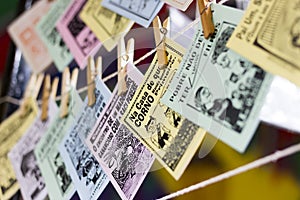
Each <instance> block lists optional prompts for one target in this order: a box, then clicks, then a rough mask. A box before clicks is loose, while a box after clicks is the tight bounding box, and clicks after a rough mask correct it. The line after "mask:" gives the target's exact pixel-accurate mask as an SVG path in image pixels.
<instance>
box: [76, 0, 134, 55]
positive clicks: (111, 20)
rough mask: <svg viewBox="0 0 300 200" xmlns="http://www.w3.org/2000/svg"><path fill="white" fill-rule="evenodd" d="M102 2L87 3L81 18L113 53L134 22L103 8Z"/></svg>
mask: <svg viewBox="0 0 300 200" xmlns="http://www.w3.org/2000/svg"><path fill="white" fill-rule="evenodd" d="M101 2H102V0H89V1H87V3H86V4H85V6H84V8H83V10H82V11H81V14H80V17H81V19H82V20H83V21H84V22H85V23H86V25H87V26H88V27H89V28H90V29H91V30H92V31H93V32H94V34H95V35H96V36H97V38H98V39H99V40H100V41H101V42H102V44H103V46H104V47H105V48H106V49H107V50H108V51H111V50H112V49H113V48H114V47H115V46H116V45H117V43H118V41H119V39H120V37H121V36H122V35H125V34H126V33H127V32H128V31H129V30H130V28H131V26H132V25H133V24H134V22H133V21H132V20H130V19H127V18H125V17H122V16H121V15H118V14H117V13H114V12H112V11H110V10H108V9H107V8H104V7H102V6H101Z"/></svg>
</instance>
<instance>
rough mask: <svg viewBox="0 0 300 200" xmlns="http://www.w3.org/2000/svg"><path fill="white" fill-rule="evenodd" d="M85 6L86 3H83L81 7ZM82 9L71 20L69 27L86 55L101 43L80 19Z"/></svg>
mask: <svg viewBox="0 0 300 200" xmlns="http://www.w3.org/2000/svg"><path fill="white" fill-rule="evenodd" d="M83 6H84V4H82V5H81V9H82V7H83ZM81 9H79V10H78V13H77V14H76V15H75V16H74V18H73V19H72V20H71V21H70V22H69V24H68V26H67V27H68V29H69V31H70V33H71V34H72V36H73V38H74V39H75V41H76V43H77V45H78V47H80V50H81V53H82V54H83V55H84V56H86V55H88V54H89V53H90V52H91V51H92V50H93V49H94V48H95V47H96V46H97V45H98V44H99V40H98V39H97V37H96V36H95V34H94V33H93V32H92V31H91V30H90V29H89V28H88V27H87V26H86V25H85V23H84V22H83V21H82V20H81V19H80V17H79V14H80V11H81Z"/></svg>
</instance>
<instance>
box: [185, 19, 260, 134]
mask: <svg viewBox="0 0 300 200" xmlns="http://www.w3.org/2000/svg"><path fill="white" fill-rule="evenodd" d="M233 30H234V27H232V26H230V25H225V26H223V27H222V30H221V31H220V36H219V37H218V39H217V40H216V43H215V47H214V49H212V50H211V52H212V53H211V56H210V58H209V60H208V61H207V63H208V64H207V65H209V67H215V68H216V71H218V72H219V74H220V75H221V76H222V77H221V79H222V83H223V85H224V92H225V94H224V96H223V97H218V95H219V94H214V90H213V89H212V88H211V86H210V85H207V84H205V82H204V81H199V82H198V83H197V88H196V90H195V93H194V104H190V105H191V106H193V107H194V108H195V109H197V110H198V111H200V112H202V113H203V114H205V115H207V116H209V117H211V118H213V119H214V120H216V121H218V122H219V123H221V124H222V125H224V126H226V127H227V128H229V129H232V130H234V131H236V132H237V133H241V132H242V130H243V128H244V126H245V124H246V122H247V119H248V117H249V115H250V113H251V111H252V108H253V106H254V103H255V99H256V97H257V95H258V92H259V91H260V87H261V85H262V83H263V81H264V77H265V74H266V72H264V71H263V70H262V69H260V68H258V67H257V66H255V65H253V64H252V63H251V62H249V61H247V60H246V59H244V58H242V57H240V56H238V55H237V54H236V53H234V52H232V51H230V50H229V49H228V48H227V47H226V46H225V45H226V42H227V41H228V39H229V37H230V36H231V34H232V32H233ZM204 72H205V71H204ZM203 76H205V75H203ZM201 82H202V83H201ZM215 91H217V90H215ZM215 93H216V92H215Z"/></svg>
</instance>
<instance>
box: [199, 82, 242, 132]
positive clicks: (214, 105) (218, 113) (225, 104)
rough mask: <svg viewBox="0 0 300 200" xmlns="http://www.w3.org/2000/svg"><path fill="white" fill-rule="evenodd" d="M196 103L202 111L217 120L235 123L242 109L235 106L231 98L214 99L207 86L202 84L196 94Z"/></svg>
mask: <svg viewBox="0 0 300 200" xmlns="http://www.w3.org/2000/svg"><path fill="white" fill-rule="evenodd" d="M195 105H196V107H198V108H200V109H201V111H202V112H203V113H205V114H208V115H209V116H212V117H214V118H215V119H217V120H221V121H223V120H224V122H227V123H229V124H230V125H232V126H233V125H234V124H235V123H236V121H237V120H238V117H239V112H240V110H239V109H237V108H235V107H234V106H233V104H232V102H231V100H230V99H229V98H225V99H214V100H213V95H212V93H211V92H210V91H209V89H208V88H207V87H204V86H201V87H199V89H198V90H197V91H196V94H195Z"/></svg>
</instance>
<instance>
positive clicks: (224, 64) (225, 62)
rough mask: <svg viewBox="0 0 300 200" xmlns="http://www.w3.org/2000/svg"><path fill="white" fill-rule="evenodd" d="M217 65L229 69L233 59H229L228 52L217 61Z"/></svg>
mask: <svg viewBox="0 0 300 200" xmlns="http://www.w3.org/2000/svg"><path fill="white" fill-rule="evenodd" d="M216 63H217V64H218V65H220V66H222V67H224V68H229V67H230V63H231V59H230V57H229V55H228V54H227V52H222V53H221V54H220V55H219V56H218V57H217V60H216Z"/></svg>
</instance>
